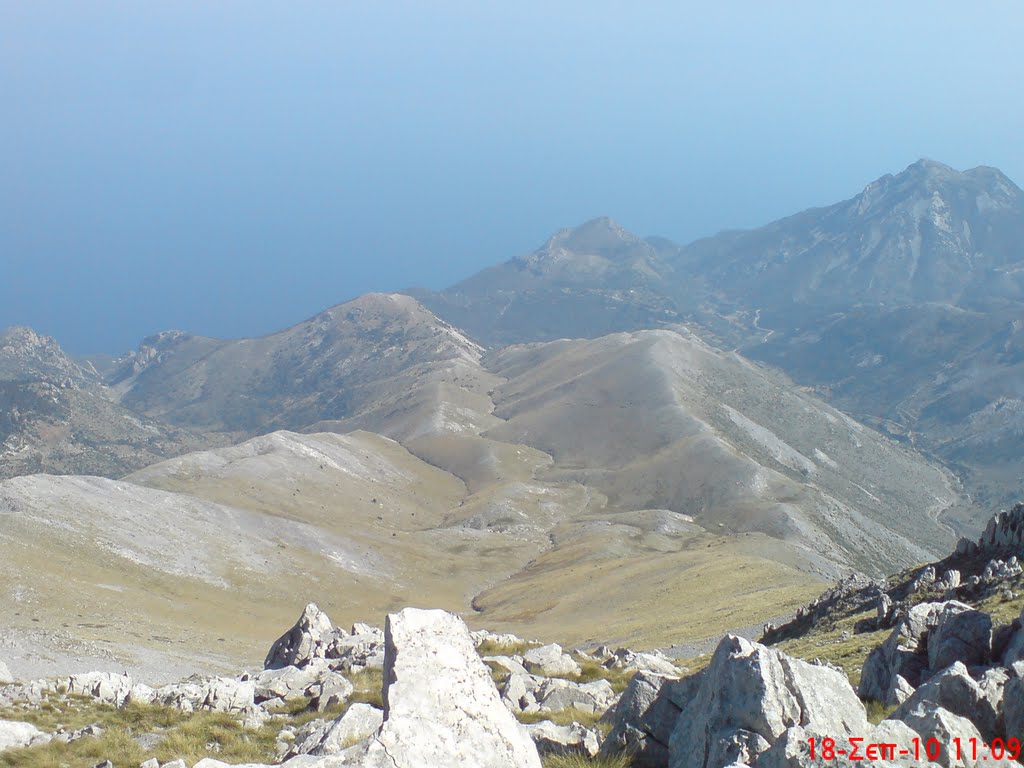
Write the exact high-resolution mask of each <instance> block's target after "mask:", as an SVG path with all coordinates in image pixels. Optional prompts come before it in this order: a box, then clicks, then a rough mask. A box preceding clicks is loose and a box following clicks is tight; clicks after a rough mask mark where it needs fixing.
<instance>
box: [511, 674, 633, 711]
mask: <svg viewBox="0 0 1024 768" xmlns="http://www.w3.org/2000/svg"><path fill="white" fill-rule="evenodd" d="M501 697H502V700H503V701H504V702H505V705H506V706H507V707H508V708H509V709H510V710H512V711H513V712H560V711H562V710H565V709H570V708H572V709H578V710H580V711H581V712H589V713H603V712H605V711H607V710H608V709H609V708H610V707H611V706H612V705H613V704H614V703H615V700H616V695H615V691H614V690H613V689H612V687H611V684H610V683H609V682H608V681H607V680H594V681H592V682H589V683H577V682H574V681H572V680H565V679H563V678H560V677H541V676H539V675H530V674H525V675H523V674H510V675H509V676H508V677H507V678H506V679H505V681H504V682H503V683H502V684H501Z"/></svg>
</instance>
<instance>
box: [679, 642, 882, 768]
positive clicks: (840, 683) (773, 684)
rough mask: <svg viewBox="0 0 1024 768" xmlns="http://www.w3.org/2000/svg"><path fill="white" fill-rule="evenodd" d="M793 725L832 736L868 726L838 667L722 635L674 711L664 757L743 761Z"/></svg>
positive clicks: (699, 764) (709, 764) (710, 765)
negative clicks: (690, 692) (688, 696)
mask: <svg viewBox="0 0 1024 768" xmlns="http://www.w3.org/2000/svg"><path fill="white" fill-rule="evenodd" d="M797 725H799V726H803V727H804V728H806V729H808V730H811V731H814V732H819V733H825V734H829V735H831V736H833V737H840V736H844V735H847V734H862V733H865V732H866V731H867V730H868V722H867V717H866V714H865V712H864V706H863V705H862V704H861V702H860V700H859V699H858V698H857V695H856V694H855V693H854V691H853V689H852V688H851V687H850V683H849V681H848V680H847V679H846V677H845V675H843V674H842V673H841V672H838V671H836V670H833V669H829V668H827V667H822V666H816V665H813V664H808V663H806V662H803V661H800V660H797V659H793V658H790V657H788V656H786V655H785V654H783V653H780V652H779V651H776V650H774V649H771V648H767V647H765V646H763V645H760V644H758V643H753V642H750V641H749V640H745V639H743V638H740V637H736V636H734V635H727V636H726V637H724V638H723V639H722V641H721V642H720V643H719V645H718V648H717V649H716V650H715V653H714V656H713V657H712V659H711V663H710V664H709V666H708V668H707V669H705V670H704V672H703V673H702V674H701V676H700V684H699V687H698V689H697V691H696V692H695V694H694V695H693V697H692V698H691V699H690V700H689V701H688V702H686V703H685V705H684V706H683V707H682V711H681V712H680V715H679V717H678V718H677V721H676V726H675V729H674V730H673V732H672V736H671V739H670V741H669V763H668V765H669V766H670V768H719V766H721V765H724V764H726V763H724V762H722V761H723V760H726V759H728V761H729V762H735V760H736V759H742V760H743V761H744V762H746V763H748V764H749V763H750V762H752V761H754V760H756V759H757V758H758V757H759V755H760V753H761V752H763V751H764V750H765V749H767V747H768V746H770V745H771V744H773V743H774V742H775V741H776V740H777V739H778V738H779V736H781V735H782V734H783V733H784V732H785V731H786V729H788V728H791V727H793V726H797Z"/></svg>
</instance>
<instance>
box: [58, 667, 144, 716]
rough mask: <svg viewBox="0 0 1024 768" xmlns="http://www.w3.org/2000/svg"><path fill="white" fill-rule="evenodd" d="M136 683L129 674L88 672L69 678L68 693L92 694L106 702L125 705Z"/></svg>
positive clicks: (118, 705) (116, 705)
mask: <svg viewBox="0 0 1024 768" xmlns="http://www.w3.org/2000/svg"><path fill="white" fill-rule="evenodd" d="M134 685H135V684H134V683H133V682H132V679H131V677H129V676H128V675H114V674H111V673H110V672H87V673H85V674H82V675H72V676H71V677H70V678H68V682H67V688H68V693H70V694H73V695H78V696H91V697H92V698H94V699H98V700H100V701H102V702H103V703H105V704H113V705H114V706H115V707H120V706H123V705H124V703H125V699H127V698H128V697H129V696H130V695H131V692H132V687H133V686H134Z"/></svg>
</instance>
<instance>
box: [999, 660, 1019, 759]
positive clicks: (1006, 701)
mask: <svg viewBox="0 0 1024 768" xmlns="http://www.w3.org/2000/svg"><path fill="white" fill-rule="evenodd" d="M1009 672H1010V674H1009V676H1008V677H1007V679H1006V685H1005V688H1004V689H1003V717H1004V727H1005V729H1006V737H1007V738H1015V739H1020V741H1021V743H1024V662H1017V663H1016V664H1014V665H1013V666H1012V667H1011V668H1010V670H1009Z"/></svg>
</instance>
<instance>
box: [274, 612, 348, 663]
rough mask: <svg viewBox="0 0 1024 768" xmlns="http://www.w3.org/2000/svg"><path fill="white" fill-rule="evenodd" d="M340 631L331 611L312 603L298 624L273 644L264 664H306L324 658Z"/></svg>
mask: <svg viewBox="0 0 1024 768" xmlns="http://www.w3.org/2000/svg"><path fill="white" fill-rule="evenodd" d="M337 634H338V633H337V632H335V630H334V626H333V625H332V624H331V620H330V619H329V618H327V614H326V613H324V612H323V611H321V610H320V609H319V608H318V607H317V605H316V603H310V604H309V605H307V606H306V608H305V609H304V610H303V611H302V615H301V616H300V617H299V620H298V621H297V622H296V623H295V626H294V627H292V628H291V629H289V630H288V631H287V632H285V633H284V634H283V635H281V637H279V638H278V639H277V641H276V642H275V643H274V644H273V645H272V646H271V648H270V652H269V653H268V654H267V658H266V660H265V661H264V662H263V666H264V668H265V669H278V668H280V667H288V666H293V667H304V666H305V665H306V664H308V663H309V662H310V661H312V660H313V659H322V658H324V656H325V655H326V652H327V648H328V646H329V645H330V643H331V641H333V640H334V638H335V636H336V635H337Z"/></svg>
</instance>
